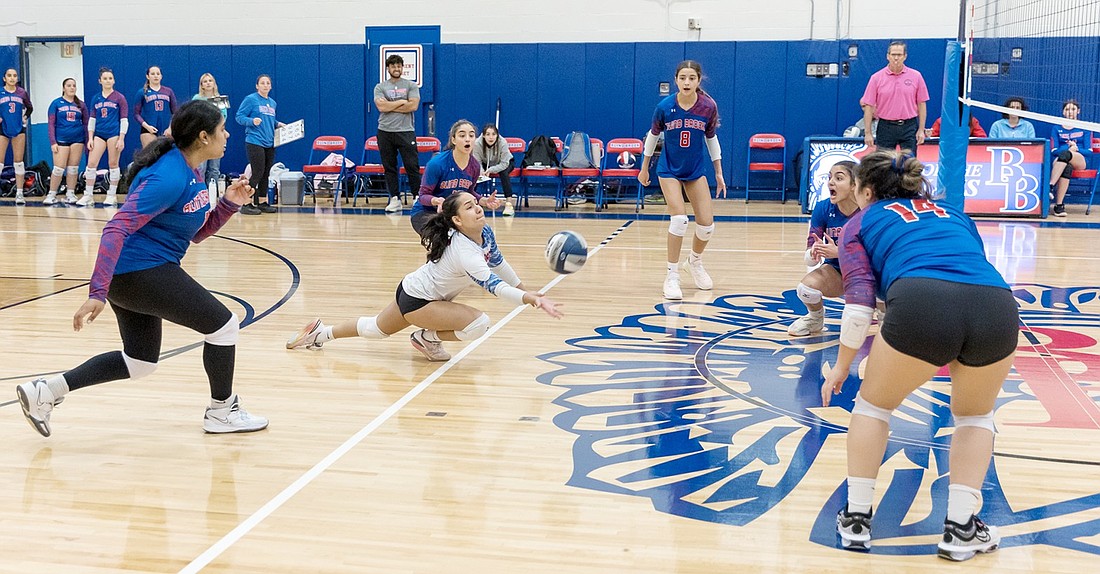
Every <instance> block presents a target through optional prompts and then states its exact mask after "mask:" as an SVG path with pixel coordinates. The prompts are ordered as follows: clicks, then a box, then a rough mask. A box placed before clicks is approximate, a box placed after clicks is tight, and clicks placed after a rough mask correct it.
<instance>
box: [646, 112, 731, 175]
mask: <svg viewBox="0 0 1100 574" xmlns="http://www.w3.org/2000/svg"><path fill="white" fill-rule="evenodd" d="M717 130H718V104H716V103H714V100H713V99H711V97H710V96H708V95H706V94H704V93H702V92H699V93H698V99H697V100H696V102H695V105H694V106H691V109H690V110H685V109H683V108H682V107H680V104H679V103H678V102H677V101H676V94H672V95H670V96H668V97H667V98H665V99H663V100H661V103H660V104H658V105H657V109H656V110H655V111H654V112H653V125H652V126H651V127H650V130H649V131H650V133H652V134H653V135H655V136H657V135H660V134H661V132H664V134H665V143H664V146H663V147H662V148H661V156H660V158H658V160H657V177H664V178H673V179H678V180H680V181H694V180H696V179H699V178H700V177H703V175H704V174H705V173H706V172H705V169H706V166H707V164H709V163H710V153H709V152H708V151H707V143H706V140H707V138H712V137H714V134H715V132H716V131H717Z"/></svg>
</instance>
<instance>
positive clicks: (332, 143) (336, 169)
mask: <svg viewBox="0 0 1100 574" xmlns="http://www.w3.org/2000/svg"><path fill="white" fill-rule="evenodd" d="M347 151H348V140H346V139H344V137H343V136H321V137H319V138H317V139H315V140H313V148H312V149H310V150H309V163H308V164H307V165H304V166H302V173H303V174H305V176H306V181H305V190H306V193H309V194H310V195H312V196H313V203H314V204H316V203H317V189H316V185H315V183H314V181H313V180H314V179H315V178H316V176H322V175H323V176H335V177H336V179H335V181H334V182H333V185H334V186H335V187H334V190H335V191H334V192H333V204H334V205H335V204H337V203H339V202H340V196H341V195H342V193H341V192H342V191H343V189H344V182H345V181H346V180H347V176H348V169H347V167H346V163H347V162H346V161H345V159H346V158H347ZM318 152H320V153H324V154H326V155H325V157H326V158H327V157H328V154H336V155H337V156H338V159H339V165H324V164H321V163H315V162H314V161H313V156H314V154H316V153H318ZM322 161H323V160H322Z"/></svg>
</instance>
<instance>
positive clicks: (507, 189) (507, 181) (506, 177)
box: [481, 158, 516, 199]
mask: <svg viewBox="0 0 1100 574" xmlns="http://www.w3.org/2000/svg"><path fill="white" fill-rule="evenodd" d="M481 169H482V172H483V173H484V170H485V166H482V167H481ZM513 169H516V160H515V158H512V159H510V160H508V167H506V168H504V171H502V172H500V173H498V174H497V177H499V178H500V188H501V189H503V190H504V199H511V198H512V170H513Z"/></svg>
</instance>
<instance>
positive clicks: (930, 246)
mask: <svg viewBox="0 0 1100 574" xmlns="http://www.w3.org/2000/svg"><path fill="white" fill-rule="evenodd" d="M840 268H841V271H842V274H843V276H844V298H845V302H846V303H850V304H855V305H864V306H866V307H871V308H873V307H874V306H875V296H876V294H878V295H879V296H880V297H881V298H882V299H885V298H886V297H885V295H886V293H887V292H888V291H889V290H890V286H891V285H893V283H894V281H896V280H898V279H900V278H902V277H924V278H929V279H941V280H944V281H953V282H955V283H966V284H970V285H987V286H991V287H1001V288H1003V289H1008V288H1009V287H1008V284H1007V283H1005V280H1004V278H1003V277H1001V274H1000V273H999V272H998V271H997V270H996V269H995V268H994V267H993V265H991V264H990V263H989V260H987V259H986V257H985V249H984V247H983V246H982V239H981V237H980V236H979V235H978V229H977V227H975V226H974V222H973V221H971V220H970V218H969V217H967V215H966V214H965V213H963V212H962V211H961V210H959V209H958V208H957V207H955V206H954V205H951V204H948V203H935V202H932V201H928V200H925V199H884V200H880V201H877V202H875V203H873V204H871V205H870V206H868V207H867V208H866V209H864V210H862V211H860V212H859V213H856V214H855V215H853V216H852V217H851V219H849V220H848V223H847V225H845V226H844V230H843V231H842V232H841V238H840Z"/></svg>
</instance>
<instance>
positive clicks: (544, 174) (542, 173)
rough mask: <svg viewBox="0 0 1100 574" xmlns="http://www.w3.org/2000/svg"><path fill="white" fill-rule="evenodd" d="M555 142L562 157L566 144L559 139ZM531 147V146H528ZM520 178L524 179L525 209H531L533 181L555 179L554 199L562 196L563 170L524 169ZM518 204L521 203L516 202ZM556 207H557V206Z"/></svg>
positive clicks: (553, 168) (554, 138)
mask: <svg viewBox="0 0 1100 574" xmlns="http://www.w3.org/2000/svg"><path fill="white" fill-rule="evenodd" d="M551 139H553V140H554V147H555V148H557V152H558V156H559V157H560V156H561V150H562V149H563V148H564V144H563V143H562V141H561V140H560V139H558V138H557V137H553V138H551ZM528 145H529V144H528ZM520 176H521V177H522V178H523V202H522V203H523V205H524V207H530V206H531V204H530V201H529V200H528V198H529V197H530V195H531V194H530V188H529V186H530V183H531V179H532V178H533V179H536V180H538V179H542V180H548V179H553V180H554V184H555V185H556V187H555V189H554V198H555V199H556V198H557V197H558V195H559V194H561V168H557V167H550V168H544V169H534V168H523V169H521V170H520ZM516 203H517V204H518V203H520V202H518V201H517V202H516ZM555 207H556V206H555Z"/></svg>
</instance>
